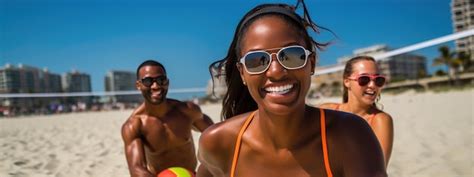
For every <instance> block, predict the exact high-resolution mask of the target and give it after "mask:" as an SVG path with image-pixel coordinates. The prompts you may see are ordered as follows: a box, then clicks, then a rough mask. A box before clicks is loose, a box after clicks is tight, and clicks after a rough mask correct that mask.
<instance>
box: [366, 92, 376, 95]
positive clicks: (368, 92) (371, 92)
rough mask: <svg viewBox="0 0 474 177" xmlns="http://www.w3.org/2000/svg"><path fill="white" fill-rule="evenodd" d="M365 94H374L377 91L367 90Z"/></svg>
mask: <svg viewBox="0 0 474 177" xmlns="http://www.w3.org/2000/svg"><path fill="white" fill-rule="evenodd" d="M365 94H367V95H374V94H375V92H374V91H366V92H365Z"/></svg>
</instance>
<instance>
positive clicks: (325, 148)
mask: <svg viewBox="0 0 474 177" xmlns="http://www.w3.org/2000/svg"><path fill="white" fill-rule="evenodd" d="M319 112H320V114H321V115H320V120H321V139H322V146H323V157H324V167H325V168H326V174H327V176H328V177H332V171H331V165H330V164H329V155H328V145H327V138H326V117H325V114H324V109H321V108H319Z"/></svg>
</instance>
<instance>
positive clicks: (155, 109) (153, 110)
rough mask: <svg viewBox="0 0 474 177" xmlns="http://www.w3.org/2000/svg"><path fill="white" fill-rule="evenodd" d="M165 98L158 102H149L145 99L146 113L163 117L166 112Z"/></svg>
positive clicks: (166, 103)
mask: <svg viewBox="0 0 474 177" xmlns="http://www.w3.org/2000/svg"><path fill="white" fill-rule="evenodd" d="M168 107H169V105H168V102H167V99H165V100H163V102H162V103H160V104H151V103H148V102H146V101H145V110H146V112H147V113H148V114H150V115H152V116H156V117H163V116H164V115H165V114H166V113H167V112H168Z"/></svg>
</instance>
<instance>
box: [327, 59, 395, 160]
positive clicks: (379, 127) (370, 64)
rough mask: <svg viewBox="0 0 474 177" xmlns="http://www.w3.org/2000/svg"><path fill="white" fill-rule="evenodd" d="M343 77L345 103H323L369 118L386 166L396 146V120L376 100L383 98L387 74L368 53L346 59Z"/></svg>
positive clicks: (343, 99)
mask: <svg viewBox="0 0 474 177" xmlns="http://www.w3.org/2000/svg"><path fill="white" fill-rule="evenodd" d="M342 77H343V87H344V91H343V98H342V103H341V104H339V103H325V104H322V105H320V107H321V108H327V109H333V110H338V111H344V112H349V113H352V114H356V115H358V116H360V117H361V118H363V119H364V120H366V121H367V123H368V124H369V125H370V127H371V128H372V130H373V131H374V133H375V135H376V136H377V139H378V140H379V143H380V146H381V147H382V151H383V154H384V160H385V166H387V165H388V161H389V160H390V155H391V153H392V146H393V121H392V117H391V116H390V115H389V114H387V113H385V112H383V111H382V110H380V109H379V108H377V106H376V104H375V103H376V102H377V101H378V100H379V99H380V92H381V91H382V87H383V85H384V84H385V81H386V79H385V77H384V76H383V75H381V74H380V73H379V69H378V68H377V64H376V62H375V60H374V58H372V57H369V56H358V57H354V58H352V59H350V60H349V61H347V63H346V66H345V68H344V73H343V76H342Z"/></svg>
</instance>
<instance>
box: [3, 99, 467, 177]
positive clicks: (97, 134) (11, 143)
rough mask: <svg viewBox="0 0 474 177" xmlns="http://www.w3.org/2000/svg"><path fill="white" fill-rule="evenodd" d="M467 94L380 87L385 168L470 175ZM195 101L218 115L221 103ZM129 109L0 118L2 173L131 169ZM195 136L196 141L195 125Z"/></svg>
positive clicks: (410, 173) (118, 172)
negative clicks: (125, 137) (391, 131)
mask: <svg viewBox="0 0 474 177" xmlns="http://www.w3.org/2000/svg"><path fill="white" fill-rule="evenodd" d="M473 100H474V90H464V91H451V92H443V93H432V92H426V93H416V92H405V93H402V94H398V95H383V98H382V100H381V103H382V104H383V106H384V111H386V112H388V113H389V114H391V115H392V117H393V119H394V124H395V140H394V149H393V152H392V158H391V160H390V164H389V166H388V173H389V176H394V177H399V176H400V177H402V176H403V177H421V176H439V177H445V176H450V177H452V176H461V177H470V176H473V174H474V171H473V159H474V154H473V149H474V146H473V141H474V136H473V134H474V132H473V122H474V121H473V120H474V109H473ZM339 101H340V99H339V98H329V99H318V100H310V102H309V104H319V103H322V102H339ZM201 109H202V110H203V112H204V113H206V114H208V115H209V116H210V117H212V118H213V119H214V121H216V122H217V121H219V119H220V118H219V115H220V109H221V106H220V105H218V104H214V105H202V106H201ZM130 113H131V110H126V111H111V112H84V113H72V114H61V115H50V116H29V117H21V118H13V119H0V177H8V176H15V177H23V176H35V177H42V176H54V177H63V176H64V177H65V176H78V177H82V176H84V177H86V176H91V177H92V176H93V177H102V176H103V177H108V176H129V172H128V169H127V164H126V160H125V156H124V152H123V142H122V140H121V135H120V128H121V125H122V123H123V122H124V121H125V119H127V117H128V116H129V115H130ZM193 136H194V140H195V141H198V138H199V133H193ZM196 145H197V144H196Z"/></svg>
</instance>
